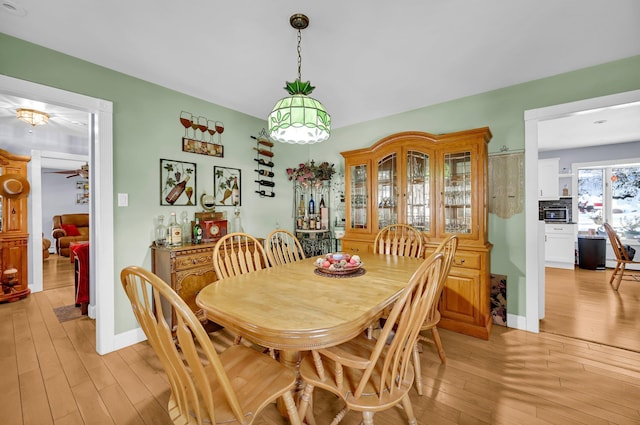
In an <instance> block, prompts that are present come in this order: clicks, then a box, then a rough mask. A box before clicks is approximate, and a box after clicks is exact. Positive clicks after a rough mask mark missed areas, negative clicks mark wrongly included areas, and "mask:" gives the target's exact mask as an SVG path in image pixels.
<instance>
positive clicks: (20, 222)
mask: <svg viewBox="0 0 640 425" xmlns="http://www.w3.org/2000/svg"><path fill="white" fill-rule="evenodd" d="M30 160H31V158H30V157H28V156H18V155H14V154H11V153H9V152H7V151H5V150H2V149H0V175H7V174H12V175H19V176H22V177H24V178H26V177H27V163H28V162H29V161H30ZM27 193H28V189H27ZM0 210H1V212H2V215H1V216H0V278H2V281H3V285H2V290H1V291H0V302H5V301H15V300H18V299H20V298H24V297H26V296H27V295H28V294H29V292H30V291H29V288H28V275H27V270H28V240H29V232H28V229H29V227H28V226H29V225H28V215H27V196H18V197H8V196H1V195H0ZM11 269H16V272H15V273H13V272H10V274H9V273H6V274H5V272H6V271H8V270H9V271H10V270H11ZM9 275H10V276H11V282H5V281H6V280H7V279H6V277H7V276H9Z"/></svg>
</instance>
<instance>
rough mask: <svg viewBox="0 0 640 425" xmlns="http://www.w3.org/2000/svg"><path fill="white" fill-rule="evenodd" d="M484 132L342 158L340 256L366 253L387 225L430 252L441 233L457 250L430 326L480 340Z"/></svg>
mask: <svg viewBox="0 0 640 425" xmlns="http://www.w3.org/2000/svg"><path fill="white" fill-rule="evenodd" d="M490 139H491V131H490V130H489V128H479V129H473V130H467V131H461V132H456V133H449V134H442V135H434V134H429V133H424V132H402V133H396V134H392V135H390V136H388V137H385V138H384V139H382V140H379V141H378V142H376V143H375V144H374V145H372V146H371V147H369V148H364V149H358V150H353V151H348V152H342V153H341V154H342V156H343V157H344V159H345V186H346V226H345V235H344V237H343V239H342V246H343V250H344V251H347V252H363V251H372V250H373V241H374V239H375V236H376V234H377V233H378V231H379V230H380V229H382V228H383V227H385V226H387V225H389V224H393V223H404V224H409V225H412V226H414V227H416V228H418V229H420V230H421V231H422V233H423V235H424V238H425V242H426V245H427V249H426V252H425V255H428V254H430V253H431V252H433V250H434V249H435V248H436V247H437V245H438V244H439V243H440V242H441V241H442V240H443V239H444V238H445V237H447V236H448V235H451V234H456V235H458V238H459V245H458V250H457V254H456V256H455V259H454V263H453V266H452V269H451V272H450V274H449V278H448V279H447V283H446V286H445V289H444V291H443V294H442V298H441V300H440V307H439V308H440V313H441V315H442V319H441V321H440V324H439V325H438V326H440V327H442V328H445V329H450V330H453V331H457V332H461V333H464V334H468V335H472V336H475V337H479V338H485V339H486V338H488V337H489V331H490V329H491V325H492V319H491V309H490V251H491V247H492V245H491V243H489V241H488V238H487V233H488V230H487V221H488V191H487V175H488V156H487V144H488V142H489V140H490Z"/></svg>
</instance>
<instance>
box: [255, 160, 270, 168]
mask: <svg viewBox="0 0 640 425" xmlns="http://www.w3.org/2000/svg"><path fill="white" fill-rule="evenodd" d="M253 160H254V161H256V162H257V163H258V164H260V165H264V166H265V167H273V162H272V161H268V162H267V161H265V160H264V159H262V158H260V159H257V158H253Z"/></svg>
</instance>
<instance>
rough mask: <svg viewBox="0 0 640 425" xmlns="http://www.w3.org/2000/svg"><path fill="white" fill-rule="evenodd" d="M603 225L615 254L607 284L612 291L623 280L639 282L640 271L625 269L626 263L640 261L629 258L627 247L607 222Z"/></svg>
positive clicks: (638, 262) (615, 289) (639, 262)
mask: <svg viewBox="0 0 640 425" xmlns="http://www.w3.org/2000/svg"><path fill="white" fill-rule="evenodd" d="M603 226H604V229H605V230H606V232H607V236H609V242H611V248H613V253H614V254H615V255H616V267H615V268H614V269H613V273H612V274H611V279H609V285H611V286H612V287H613V290H614V291H617V290H618V288H619V287H620V284H621V283H622V281H623V280H629V281H635V282H640V271H637V270H627V266H628V265H631V264H640V261H634V260H633V259H632V258H631V256H630V255H629V252H628V251H627V248H626V247H625V246H624V245H623V244H622V242H621V241H620V237H619V236H618V234H617V233H616V231H615V230H613V227H611V225H610V224H609V223H604V224H603Z"/></svg>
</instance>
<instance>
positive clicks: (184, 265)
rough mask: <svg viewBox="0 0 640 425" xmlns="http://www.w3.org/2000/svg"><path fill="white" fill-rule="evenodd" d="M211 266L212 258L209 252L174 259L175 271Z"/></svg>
mask: <svg viewBox="0 0 640 425" xmlns="http://www.w3.org/2000/svg"><path fill="white" fill-rule="evenodd" d="M204 265H208V266H212V265H213V258H212V253H211V252H201V253H196V254H189V255H184V256H179V257H177V258H176V263H175V267H176V268H175V270H176V271H180V270H186V269H191V268H193V267H199V266H204Z"/></svg>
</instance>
